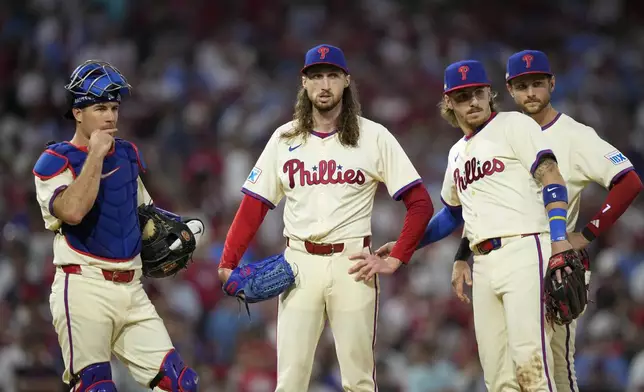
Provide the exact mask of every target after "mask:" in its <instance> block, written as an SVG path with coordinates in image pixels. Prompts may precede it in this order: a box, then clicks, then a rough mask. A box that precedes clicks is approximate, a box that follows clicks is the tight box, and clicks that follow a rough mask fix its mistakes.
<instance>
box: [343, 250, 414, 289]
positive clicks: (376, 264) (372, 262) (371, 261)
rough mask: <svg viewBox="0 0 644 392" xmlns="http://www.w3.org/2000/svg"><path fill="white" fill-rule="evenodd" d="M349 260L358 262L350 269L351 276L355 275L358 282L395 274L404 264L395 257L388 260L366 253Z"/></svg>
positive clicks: (351, 257)
mask: <svg viewBox="0 0 644 392" xmlns="http://www.w3.org/2000/svg"><path fill="white" fill-rule="evenodd" d="M349 260H358V262H357V263H355V264H354V265H353V266H352V267H351V268H349V274H351V275H353V274H355V278H354V279H355V280H356V282H359V281H361V280H364V281H366V282H368V281H370V280H371V279H373V277H374V276H375V275H376V274H385V275H390V274H393V273H394V272H396V270H397V269H398V267H400V265H401V264H402V262H401V261H400V260H398V259H397V258H395V257H387V258H386V259H383V258H382V257H380V256H376V255H372V254H370V253H365V252H363V253H358V254H355V255H352V256H349Z"/></svg>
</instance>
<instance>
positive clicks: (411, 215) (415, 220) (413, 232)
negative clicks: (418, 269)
mask: <svg viewBox="0 0 644 392" xmlns="http://www.w3.org/2000/svg"><path fill="white" fill-rule="evenodd" d="M402 199H403V202H404V203H405V207H406V208H407V214H406V215H405V223H404V225H403V228H402V231H401V232H400V236H399V237H398V241H396V245H394V248H393V249H392V250H391V256H392V257H395V258H397V259H398V260H400V261H402V262H403V263H405V264H407V263H408V262H409V260H410V259H411V256H412V255H413V254H414V251H416V247H418V244H419V243H420V241H421V239H422V238H423V234H424V233H425V228H426V227H427V224H428V223H429V220H430V218H431V217H432V215H433V214H434V207H433V205H432V200H431V198H430V197H429V194H428V193H427V189H425V187H424V186H422V184H417V185H416V186H414V187H411V188H409V189H408V190H407V191H405V193H403V194H402Z"/></svg>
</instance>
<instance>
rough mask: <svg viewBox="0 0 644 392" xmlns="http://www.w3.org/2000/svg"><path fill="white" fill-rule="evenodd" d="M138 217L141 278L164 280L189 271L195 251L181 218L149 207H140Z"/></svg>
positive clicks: (190, 233) (194, 240)
mask: <svg viewBox="0 0 644 392" xmlns="http://www.w3.org/2000/svg"><path fill="white" fill-rule="evenodd" d="M138 213H139V222H140V223H141V227H142V228H143V234H142V240H143V246H142V248H141V261H142V262H143V275H144V276H147V277H150V278H165V277H167V276H172V275H176V274H177V273H178V272H179V271H180V270H182V269H184V268H188V263H189V262H190V261H192V253H193V252H194V251H195V249H196V247H197V241H196V239H195V235H194V234H193V232H192V231H191V230H190V227H188V225H187V224H186V223H184V222H182V221H181V218H180V217H178V216H176V215H171V214H170V213H166V212H165V211H163V210H160V209H158V208H156V207H155V206H154V205H152V204H149V205H141V206H139V208H138Z"/></svg>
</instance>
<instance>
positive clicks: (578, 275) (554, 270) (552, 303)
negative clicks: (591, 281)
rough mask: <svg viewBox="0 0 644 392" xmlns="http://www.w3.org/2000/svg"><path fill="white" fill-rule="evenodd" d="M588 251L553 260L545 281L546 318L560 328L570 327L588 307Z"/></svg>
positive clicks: (561, 255)
mask: <svg viewBox="0 0 644 392" xmlns="http://www.w3.org/2000/svg"><path fill="white" fill-rule="evenodd" d="M587 257H588V253H587V252H586V251H585V250H582V251H579V253H578V251H576V250H574V249H570V250H567V251H564V252H561V253H559V254H556V255H554V256H552V257H550V260H549V261H548V269H547V270H546V278H545V280H544V288H543V289H544V296H545V298H544V302H545V304H546V318H547V320H548V321H549V322H550V323H553V322H554V323H555V324H558V325H566V324H570V323H571V322H572V321H573V320H575V319H576V318H578V317H579V316H580V315H581V313H582V312H583V311H584V309H586V304H588V289H587V286H586V269H585V268H584V265H583V262H582V259H583V258H587Z"/></svg>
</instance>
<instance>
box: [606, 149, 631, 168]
mask: <svg viewBox="0 0 644 392" xmlns="http://www.w3.org/2000/svg"><path fill="white" fill-rule="evenodd" d="M604 158H606V159H608V160H609V161H611V162H612V163H613V165H619V164H620V163H624V162H627V161H628V158H626V156H625V155H624V154H622V153H621V152H619V151H617V150H615V151H613V152H611V153H609V154H606V155H604Z"/></svg>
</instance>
